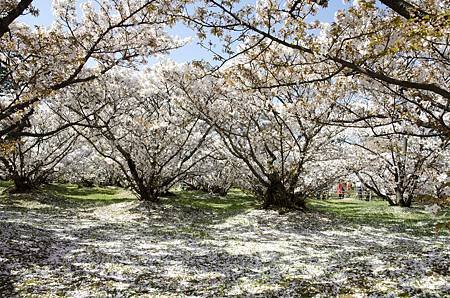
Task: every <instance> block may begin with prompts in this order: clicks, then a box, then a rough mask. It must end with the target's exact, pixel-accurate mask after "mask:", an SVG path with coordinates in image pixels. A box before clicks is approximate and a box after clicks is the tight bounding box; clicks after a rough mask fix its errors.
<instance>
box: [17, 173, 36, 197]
mask: <svg viewBox="0 0 450 298" xmlns="http://www.w3.org/2000/svg"><path fill="white" fill-rule="evenodd" d="M11 179H12V180H13V182H14V190H13V191H14V192H17V193H26V192H30V191H32V190H33V189H35V188H36V187H35V185H34V184H33V183H32V182H31V181H30V179H28V178H27V177H22V176H18V175H15V176H13V177H12V178H11Z"/></svg>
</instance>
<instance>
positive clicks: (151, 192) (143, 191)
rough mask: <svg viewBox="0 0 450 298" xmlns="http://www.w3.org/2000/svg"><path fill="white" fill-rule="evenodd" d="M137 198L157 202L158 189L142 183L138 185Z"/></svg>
mask: <svg viewBox="0 0 450 298" xmlns="http://www.w3.org/2000/svg"><path fill="white" fill-rule="evenodd" d="M139 199H141V200H142V201H144V202H151V203H157V202H159V191H158V190H157V189H152V188H146V187H145V186H143V185H142V186H141V187H139Z"/></svg>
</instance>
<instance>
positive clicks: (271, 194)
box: [263, 174, 305, 210]
mask: <svg viewBox="0 0 450 298" xmlns="http://www.w3.org/2000/svg"><path fill="white" fill-rule="evenodd" d="M270 178H271V179H270V185H269V186H268V187H267V189H266V191H265V193H264V202H263V208H264V209H267V208H270V207H275V208H288V209H301V210H303V209H305V201H304V199H303V198H302V196H301V195H299V194H295V193H294V192H293V191H289V190H288V189H287V188H286V187H285V186H284V184H283V183H282V182H281V179H280V178H279V176H278V174H272V177H270Z"/></svg>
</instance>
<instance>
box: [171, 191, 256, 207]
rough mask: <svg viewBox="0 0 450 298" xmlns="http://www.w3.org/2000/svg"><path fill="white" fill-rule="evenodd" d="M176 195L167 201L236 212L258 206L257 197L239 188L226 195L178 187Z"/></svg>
mask: <svg viewBox="0 0 450 298" xmlns="http://www.w3.org/2000/svg"><path fill="white" fill-rule="evenodd" d="M173 192H174V194H175V196H173V197H170V198H168V200H167V202H169V203H172V204H176V205H182V206H189V207H194V208H199V209H207V210H213V211H216V212H236V211H242V210H246V209H252V208H255V207H256V206H258V201H257V200H256V199H255V197H253V196H251V195H249V194H246V193H244V192H243V191H241V190H239V189H231V190H230V191H229V192H228V194H227V196H226V197H221V196H216V195H211V194H207V193H204V192H201V191H185V190H180V189H176V190H174V191H173Z"/></svg>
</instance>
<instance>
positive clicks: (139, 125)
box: [55, 63, 211, 202]
mask: <svg viewBox="0 0 450 298" xmlns="http://www.w3.org/2000/svg"><path fill="white" fill-rule="evenodd" d="M173 67H178V66H176V65H174V64H171V63H166V64H160V65H158V66H155V67H154V68H153V69H148V70H146V71H136V72H134V71H128V70H126V69H122V70H117V71H112V72H111V74H109V75H106V76H105V77H103V78H102V79H99V80H98V81H97V82H96V83H95V84H94V83H92V82H90V83H89V84H83V85H80V86H76V87H74V88H70V92H69V94H67V95H66V96H65V98H67V97H69V98H70V103H69V101H67V102H66V104H65V105H62V106H59V107H58V106H57V105H56V107H55V112H56V113H58V114H59V115H60V116H61V117H62V118H64V119H68V120H69V121H70V119H73V118H80V117H81V118H84V119H85V123H84V124H85V126H86V127H85V128H82V127H79V126H76V127H73V129H74V130H76V131H77V132H78V133H79V134H80V135H81V136H83V137H84V138H85V139H87V140H88V141H89V142H90V144H91V145H92V146H93V148H94V149H95V150H96V151H97V152H98V153H99V154H100V155H101V156H103V157H105V158H107V159H110V160H111V161H113V162H114V163H116V164H117V166H118V167H119V168H120V169H121V171H122V173H123V175H124V176H125V178H126V179H127V181H128V183H129V186H130V187H131V188H132V190H134V191H135V192H136V193H137V194H138V196H139V198H140V199H142V200H145V201H153V202H154V201H157V200H158V197H159V195H160V194H161V193H164V192H165V191H167V190H168V189H169V188H170V187H171V186H172V185H174V184H175V183H177V182H179V181H180V180H182V178H183V177H185V176H187V175H189V174H190V172H191V171H193V170H194V168H195V165H196V164H198V163H199V162H201V161H203V160H204V159H206V158H207V157H208V156H209V153H208V152H207V151H205V150H201V148H202V146H203V145H204V144H205V143H207V142H208V140H209V132H210V130H211V127H210V125H208V124H206V123H205V122H204V121H202V120H201V119H200V118H199V117H198V116H197V115H195V114H189V113H186V112H185V111H184V110H183V109H182V108H180V102H179V99H178V98H177V97H176V96H174V95H173V92H172V89H173V88H172V87H171V86H170V84H169V83H168V82H166V81H165V80H164V78H163V76H162V74H161V72H162V70H164V69H166V68H168V69H170V68H173ZM92 111H96V113H92ZM88 114H89V115H91V116H86V115H88Z"/></svg>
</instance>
